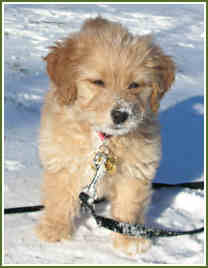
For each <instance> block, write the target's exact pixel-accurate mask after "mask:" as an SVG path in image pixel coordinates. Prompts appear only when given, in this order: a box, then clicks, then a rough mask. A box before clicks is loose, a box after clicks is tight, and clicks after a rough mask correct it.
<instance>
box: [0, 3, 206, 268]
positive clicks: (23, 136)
mask: <svg viewBox="0 0 208 268" xmlns="http://www.w3.org/2000/svg"><path fill="white" fill-rule="evenodd" d="M98 14H99V15H102V16H104V17H105V18H109V19H111V20H114V21H119V22H121V23H123V24H124V25H126V26H127V27H128V28H129V29H130V31H132V32H133V33H138V34H146V33H153V34H155V38H156V41H157V42H158V43H159V44H160V45H161V46H162V47H163V49H164V50H165V51H166V52H167V53H168V54H170V55H172V56H173V57H174V59H175V61H176V63H177V78H176V82H175V84H174V87H173V89H172V91H171V92H170V93H169V94H167V96H166V97H165V98H164V100H163V102H162V105H161V110H160V121H161V125H162V136H163V154H164V158H163V160H162V163H161V167H160V168H159V170H158V173H157V176H156V181H160V182H166V183H167V182H168V183H178V182H185V181H186V182H188V181H196V180H203V178H204V143H203V142H204V126H203V125H204V6H203V4H174V5H173V4H162V5H159V4H127V5H125V4H107V3H105V4H92V5H90V4H80V5H78V4H76V5H72V4H63V5H60V4H59V5H57V4H56V5H54V4H51V5H49V4H45V5H41V4H32V5H31V4H30V5H26V4H22V5H19V4H6V5H4V61H5V64H4V68H5V77H4V97H5V99H4V168H5V169H4V207H13V206H27V205H37V204H40V191H39V189H40V184H41V168H40V163H39V159H38V152H37V137H38V129H39V119H40V108H41V105H42V102H43V96H44V94H45V92H46V91H47V88H48V78H47V76H46V73H45V65H44V62H43V61H42V59H41V57H42V56H45V55H46V54H47V47H48V46H50V45H51V44H53V42H54V41H55V40H57V39H60V38H62V37H64V36H66V35H67V34H68V33H70V32H74V31H76V30H78V29H79V27H80V25H81V23H82V22H83V20H84V19H85V18H89V17H92V16H96V15H98ZM102 210H103V205H102V204H101V205H99V206H98V212H99V211H102ZM108 210H109V206H108V205H107V207H106V208H105V211H104V213H105V214H107V213H108ZM204 211H205V210H204V193H203V191H200V190H197V191H192V190H187V189H186V190H178V189H175V190H167V189H161V190H159V191H157V192H155V193H154V195H153V201H152V204H151V207H150V211H149V213H148V222H149V223H153V224H160V225H163V226H166V227H170V228H176V229H192V228H197V227H200V226H201V225H203V221H204ZM40 214H41V212H35V213H31V214H21V215H6V216H5V217H4V252H3V254H4V263H5V264H77V265H79V264H80V265H84V264H90V265H96V264H99V265H102V264H114V265H139V264H140V265H141V264H143V265H150V264H183V265H191V264H193V265H196V264H198V265H199V264H204V234H198V235H194V236H186V237H177V238H160V239H158V240H156V241H154V244H153V246H152V248H151V249H150V250H149V251H148V252H147V253H144V254H141V255H138V256H136V257H132V258H131V257H126V256H124V255H122V254H120V253H119V252H117V251H115V250H114V249H113V248H112V246H111V242H110V239H109V237H110V232H109V231H106V230H103V229H99V228H98V227H97V226H96V225H95V223H94V221H93V220H92V219H88V220H87V221H86V222H85V223H83V224H82V225H81V226H80V227H79V230H78V232H77V234H76V235H75V238H74V240H73V241H64V242H61V243H58V244H48V243H44V242H41V241H39V240H38V239H37V238H36V237H35V235H34V232H33V228H34V226H35V224H36V222H37V219H38V217H39V216H40Z"/></svg>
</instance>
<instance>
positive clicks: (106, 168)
mask: <svg viewBox="0 0 208 268" xmlns="http://www.w3.org/2000/svg"><path fill="white" fill-rule="evenodd" d="M103 141H104V139H103ZM115 162H116V160H115V158H114V156H113V155H112V152H111V151H110V149H109V148H108V147H107V146H106V145H105V143H103V144H102V145H101V146H100V147H99V148H98V151H97V153H96V155H95V157H94V169H95V175H94V177H93V179H92V181H91V183H90V184H89V185H87V186H86V187H85V188H84V189H83V191H82V192H81V193H80V195H79V199H80V202H81V206H82V207H83V208H84V209H85V210H88V211H90V214H91V215H92V216H93V218H94V219H95V221H96V223H97V224H98V225H99V226H100V227H104V228H106V229H108V230H111V231H113V232H117V233H120V234H124V235H128V236H134V237H146V238H155V237H170V236H179V235H190V234H197V233H200V232H203V231H204V227H201V228H199V229H194V230H189V231H175V230H167V229H163V228H155V227H148V226H146V225H144V224H130V223H127V222H120V221H116V220H114V219H110V218H106V217H103V216H99V215H97V214H96V213H95V207H94V200H95V199H96V183H97V181H98V180H100V179H102V178H103V177H104V175H105V174H106V173H107V172H112V171H114V170H115V169H116V167H115ZM152 185H153V188H155V189H158V188H162V187H176V186H179V187H189V188H191V189H196V188H197V189H202V187H204V185H203V182H195V183H181V184H162V183H153V184H152Z"/></svg>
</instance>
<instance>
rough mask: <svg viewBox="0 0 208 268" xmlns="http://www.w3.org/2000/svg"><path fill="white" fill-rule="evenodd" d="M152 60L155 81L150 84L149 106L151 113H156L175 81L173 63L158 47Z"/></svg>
mask: <svg viewBox="0 0 208 268" xmlns="http://www.w3.org/2000/svg"><path fill="white" fill-rule="evenodd" d="M153 50H154V49H153ZM152 59H153V62H152V65H153V69H154V72H155V74H156V79H155V80H156V81H155V82H154V83H152V87H153V92H152V95H151V98H150V106H151V109H152V111H153V112H154V113H156V112H157V111H158V109H159V106H160V104H159V103H160V100H161V98H162V97H163V96H164V94H165V93H166V92H167V91H168V90H169V89H170V87H171V85H172V84H173V82H174V80H175V63H174V62H173V60H172V58H171V57H170V56H167V55H164V54H163V52H162V51H161V50H160V49H159V48H158V47H157V48H156V54H155V55H154V56H153V57H152Z"/></svg>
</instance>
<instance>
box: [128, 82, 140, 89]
mask: <svg viewBox="0 0 208 268" xmlns="http://www.w3.org/2000/svg"><path fill="white" fill-rule="evenodd" d="M138 87H139V84H138V83H136V82H132V83H131V84H129V86H128V89H132V88H138Z"/></svg>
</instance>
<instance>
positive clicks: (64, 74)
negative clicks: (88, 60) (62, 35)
mask: <svg viewBox="0 0 208 268" xmlns="http://www.w3.org/2000/svg"><path fill="white" fill-rule="evenodd" d="M50 49H51V52H50V53H49V54H48V55H47V56H46V57H45V58H44V60H45V61H46V62H47V72H48V75H49V77H50V79H51V81H52V82H53V84H54V85H55V96H56V97H57V100H58V102H59V103H60V104H62V105H69V104H71V103H73V102H74V101H75V100H76V97H77V89H76V84H75V80H76V66H77V64H78V63H77V58H76V56H75V44H74V42H73V40H69V39H68V40H66V41H65V42H63V43H56V46H54V47H50Z"/></svg>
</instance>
